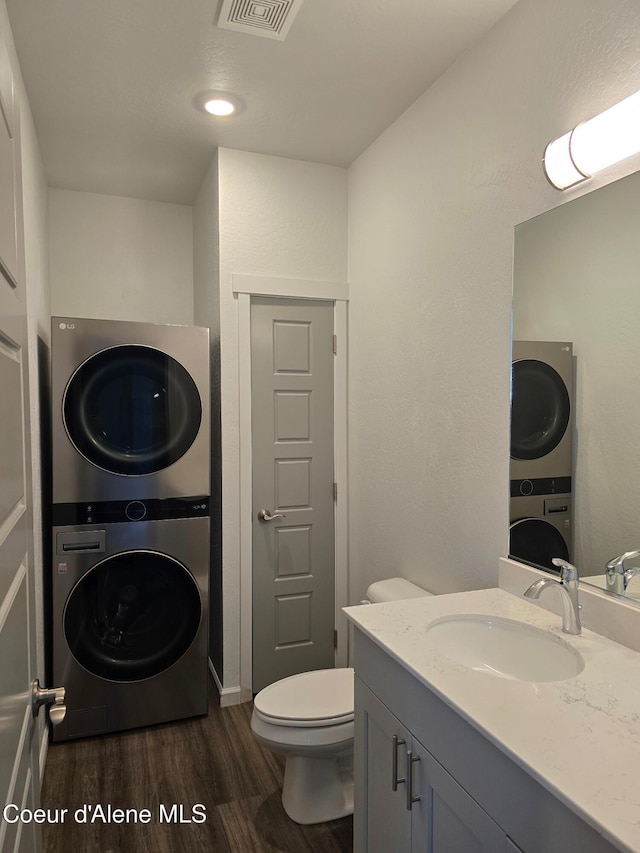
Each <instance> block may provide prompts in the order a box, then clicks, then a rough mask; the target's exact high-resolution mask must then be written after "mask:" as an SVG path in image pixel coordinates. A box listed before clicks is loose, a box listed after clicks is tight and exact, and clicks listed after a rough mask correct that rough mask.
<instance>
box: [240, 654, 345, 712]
mask: <svg viewBox="0 0 640 853" xmlns="http://www.w3.org/2000/svg"><path fill="white" fill-rule="evenodd" d="M253 707H254V709H255V711H256V713H257V714H258V716H260V717H261V718H262V719H263V720H265V721H266V722H269V723H273V724H274V725H280V726H336V725H338V724H339V723H348V722H350V721H351V720H353V669H351V668H345V669H318V670H314V671H313V672H303V673H300V674H299V675H291V676H290V677H289V678H283V679H282V681H276V682H275V683H274V684H270V685H269V686H268V687H265V688H264V689H263V690H261V691H260V692H259V693H258V695H257V696H256V697H255V699H254V700H253Z"/></svg>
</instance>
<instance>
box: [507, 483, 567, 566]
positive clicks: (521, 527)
mask: <svg viewBox="0 0 640 853" xmlns="http://www.w3.org/2000/svg"><path fill="white" fill-rule="evenodd" d="M571 500H572V496H571V494H559V495H558V494H550V495H547V494H543V495H530V496H528V497H524V496H522V495H519V494H513V487H512V496H511V503H510V518H509V556H510V557H513V558H514V559H516V560H520V561H521V562H524V563H528V564H529V565H533V566H537V567H540V568H543V569H548V570H549V571H552V572H555V573H559V569H558V568H557V567H556V566H554V565H553V562H552V561H553V558H554V557H559V558H560V559H562V560H568V561H571V558H572V557H571V555H572V550H573V549H572V527H571V515H572V513H571V509H572V507H571Z"/></svg>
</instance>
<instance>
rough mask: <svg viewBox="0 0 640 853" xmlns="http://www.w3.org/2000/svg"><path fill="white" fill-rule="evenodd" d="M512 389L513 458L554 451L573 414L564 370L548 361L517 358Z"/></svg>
mask: <svg viewBox="0 0 640 853" xmlns="http://www.w3.org/2000/svg"><path fill="white" fill-rule="evenodd" d="M511 393H512V400H511V458H512V459H540V458H541V457H542V456H546V455H547V454H548V453H551V451H552V450H553V449H554V448H555V447H557V446H558V444H559V443H560V441H561V440H562V437H563V435H564V434H565V432H566V429H567V425H568V423H569V416H570V414H571V403H570V401H569V392H568V391H567V388H566V385H565V384H564V382H563V381H562V378H561V376H560V374H559V373H557V372H556V371H555V370H554V369H553V367H551V366H550V365H548V364H546V363H545V362H544V361H537V360H536V359H523V360H521V361H516V362H514V363H513V366H512V388H511Z"/></svg>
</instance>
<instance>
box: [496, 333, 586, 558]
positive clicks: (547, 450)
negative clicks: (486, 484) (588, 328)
mask: <svg viewBox="0 0 640 853" xmlns="http://www.w3.org/2000/svg"><path fill="white" fill-rule="evenodd" d="M573 377H574V364H573V346H572V344H571V343H569V342H563V341H514V342H513V363H512V398H511V462H510V479H511V500H510V505H509V520H510V534H509V554H510V555H511V556H512V557H516V558H518V559H520V560H524V561H525V562H528V563H532V564H534V565H538V566H543V567H544V568H547V569H550V570H551V571H555V572H557V569H556V568H555V567H554V566H553V564H552V562H551V560H552V559H553V557H560V558H562V559H564V560H570V559H571V552H572V536H571V534H572V529H571V517H572V512H571V510H572V506H571V502H572V474H573V423H574V417H573V393H574V378H573Z"/></svg>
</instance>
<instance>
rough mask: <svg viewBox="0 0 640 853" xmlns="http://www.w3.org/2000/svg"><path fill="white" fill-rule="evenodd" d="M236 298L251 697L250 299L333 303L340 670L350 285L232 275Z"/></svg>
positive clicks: (243, 644)
mask: <svg viewBox="0 0 640 853" xmlns="http://www.w3.org/2000/svg"><path fill="white" fill-rule="evenodd" d="M232 288H233V294H234V296H235V297H236V298H237V300H238V398H239V419H240V438H239V441H240V445H239V461H240V689H241V695H242V696H243V698H251V692H252V691H251V687H252V680H253V672H252V664H253V661H252V651H251V649H252V572H253V565H252V562H253V561H252V546H253V542H252V537H253V532H252V531H253V525H252V514H253V510H252V506H253V501H252V498H253V494H252V491H253V487H252V435H251V297H252V296H266V297H271V298H274V299H278V298H281V299H286V298H289V299H313V300H322V301H325V302H333V317H334V321H333V328H334V334H335V335H336V338H337V350H336V355H335V360H334V375H333V378H334V384H333V399H334V424H333V437H334V479H335V482H336V484H337V499H336V501H335V504H334V519H335V574H336V577H335V581H336V593H335V617H334V624H335V629H336V631H337V632H338V633H337V649H336V656H335V662H336V666H346V665H347V661H348V651H349V650H348V636H349V635H348V630H347V620H346V617H345V616H344V614H343V613H342V608H343V607H346V606H347V604H348V501H347V497H348V484H347V473H348V472H347V307H348V302H349V285H348V284H347V283H346V282H332V281H313V280H309V279H294V278H275V277H272V276H258V275H240V274H236V273H234V274H233V275H232Z"/></svg>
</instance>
